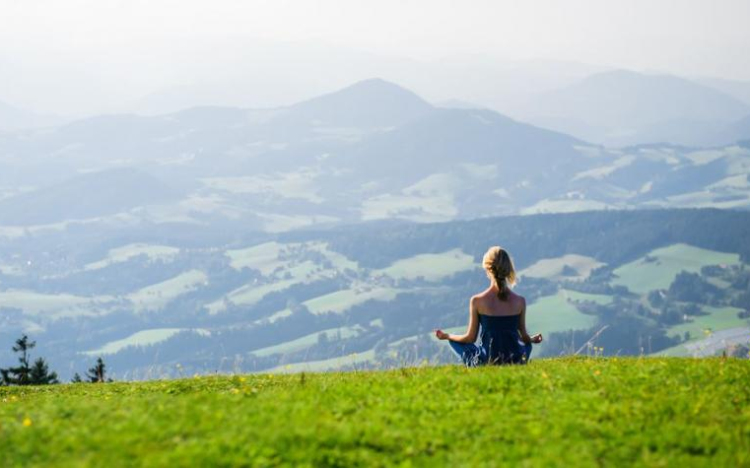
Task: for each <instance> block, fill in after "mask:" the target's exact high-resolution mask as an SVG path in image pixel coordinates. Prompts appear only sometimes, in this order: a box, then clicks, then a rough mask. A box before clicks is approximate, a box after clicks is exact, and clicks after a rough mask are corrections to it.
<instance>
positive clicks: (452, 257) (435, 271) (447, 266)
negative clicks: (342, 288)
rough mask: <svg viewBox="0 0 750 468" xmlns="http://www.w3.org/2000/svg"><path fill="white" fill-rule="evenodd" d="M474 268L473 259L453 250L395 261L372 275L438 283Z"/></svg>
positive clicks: (458, 250) (460, 251) (459, 250)
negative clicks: (421, 279) (421, 278)
mask: <svg viewBox="0 0 750 468" xmlns="http://www.w3.org/2000/svg"><path fill="white" fill-rule="evenodd" d="M474 268H476V262H475V261H474V257H472V256H471V255H467V254H466V253H464V252H463V251H462V250H461V249H453V250H449V251H447V252H442V253H438V254H420V255H415V256H413V257H409V258H404V259H401V260H397V261H396V262H394V263H393V264H392V265H391V266H389V267H387V268H383V269H382V270H377V271H376V272H374V274H384V275H387V276H390V277H391V278H397V279H400V278H407V279H414V278H418V277H420V276H421V277H423V278H424V279H425V280H427V281H439V280H441V279H443V278H446V277H448V276H451V275H453V274H455V273H458V272H461V271H467V270H471V269H474Z"/></svg>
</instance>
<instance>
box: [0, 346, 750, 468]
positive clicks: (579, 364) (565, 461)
mask: <svg viewBox="0 0 750 468" xmlns="http://www.w3.org/2000/svg"><path fill="white" fill-rule="evenodd" d="M747 382H750V361H747V360H743V361H740V360H732V359H729V360H722V359H701V360H695V359H657V358H610V359H591V358H566V359H548V360H536V361H532V363H531V364H530V365H528V366H519V367H491V368H480V369H465V368H462V367H458V366H444V367H423V368H404V369H398V370H389V371H374V372H362V371H356V372H349V373H330V374H309V373H307V374H291V375H272V374H257V375H248V376H233V377H232V376H226V377H201V378H193V379H184V380H174V381H153V382H145V383H113V384H76V385H58V386H47V387H25V388H24V387H1V388H0V454H1V455H0V459H1V460H2V462H3V466H50V465H55V466H114V467H116V466H346V467H348V466H384V465H386V466H576V467H589V466H591V467H595V466H680V467H681V466H717V467H718V466H748V465H750V386H748V385H747Z"/></svg>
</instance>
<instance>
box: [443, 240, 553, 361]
mask: <svg viewBox="0 0 750 468" xmlns="http://www.w3.org/2000/svg"><path fill="white" fill-rule="evenodd" d="M482 265H483V266H484V269H485V271H486V272H487V276H488V277H489V280H490V286H489V288H487V289H486V290H485V291H484V292H481V293H479V294H477V295H476V296H474V297H472V298H471V300H470V301H469V326H468V329H467V330H466V333H464V334H463V335H452V334H448V333H445V332H443V331H442V330H435V335H436V336H437V337H438V338H439V339H441V340H448V343H449V344H450V345H451V347H452V348H453V350H454V351H455V352H456V353H458V355H459V356H460V357H461V360H462V361H463V362H464V364H466V366H469V367H473V366H477V365H481V364H525V363H526V362H528V360H529V357H530V356H531V344H532V343H541V342H542V335H541V334H537V335H534V336H529V334H528V332H527V331H526V299H524V298H523V296H519V295H518V294H516V293H514V292H513V291H512V290H511V289H510V288H511V287H512V286H513V285H515V283H516V270H515V268H514V266H513V260H512V259H511V258H510V255H509V254H508V252H506V251H505V250H504V249H502V248H500V247H497V246H495V247H490V249H489V250H488V251H487V253H486V254H484V259H483V260H482ZM477 335H479V336H480V337H481V344H480V346H477V345H475V344H474V342H475V341H476V339H477ZM519 340H520V341H519Z"/></svg>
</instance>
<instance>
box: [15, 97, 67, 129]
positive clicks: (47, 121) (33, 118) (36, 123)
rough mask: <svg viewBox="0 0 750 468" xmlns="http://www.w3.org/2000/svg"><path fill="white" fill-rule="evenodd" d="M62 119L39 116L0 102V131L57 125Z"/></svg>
mask: <svg viewBox="0 0 750 468" xmlns="http://www.w3.org/2000/svg"><path fill="white" fill-rule="evenodd" d="M63 121H64V119H62V118H60V117H56V116H52V115H39V114H35V113H33V112H28V111H25V110H22V109H19V108H17V107H14V106H11V105H10V104H7V103H5V102H2V101H0V131H12V130H19V129H23V128H33V127H45V126H51V125H58V124H60V123H62V122H63Z"/></svg>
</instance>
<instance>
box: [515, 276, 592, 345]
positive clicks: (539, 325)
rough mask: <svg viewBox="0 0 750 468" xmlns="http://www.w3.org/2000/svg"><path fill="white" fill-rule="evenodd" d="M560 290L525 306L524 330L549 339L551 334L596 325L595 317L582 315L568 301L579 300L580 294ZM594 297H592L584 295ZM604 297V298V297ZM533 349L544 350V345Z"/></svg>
mask: <svg viewBox="0 0 750 468" xmlns="http://www.w3.org/2000/svg"><path fill="white" fill-rule="evenodd" d="M571 294H572V291H566V290H560V291H558V292H557V294H554V295H551V296H544V297H541V298H539V299H537V300H536V301H535V302H533V303H531V304H529V305H527V306H526V329H527V330H528V331H529V333H531V334H535V333H542V334H544V336H546V337H547V338H549V334H550V333H552V332H560V331H567V330H583V329H586V328H590V327H592V326H594V325H595V324H596V317H594V316H592V315H586V314H582V313H581V312H580V311H579V310H578V309H577V308H576V306H575V305H574V304H573V303H572V302H571V301H570V300H569V298H570V299H573V300H580V298H582V296H583V295H582V294H581V293H576V294H574V295H571ZM586 296H594V295H586ZM605 297H606V296H605ZM537 346H538V347H535V353H538V352H541V350H543V349H544V343H542V344H541V345H537Z"/></svg>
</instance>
